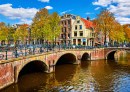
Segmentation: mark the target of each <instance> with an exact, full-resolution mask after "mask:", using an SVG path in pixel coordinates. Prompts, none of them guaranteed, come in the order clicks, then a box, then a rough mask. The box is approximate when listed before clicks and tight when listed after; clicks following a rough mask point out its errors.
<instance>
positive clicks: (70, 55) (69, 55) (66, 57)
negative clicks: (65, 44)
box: [55, 53, 77, 65]
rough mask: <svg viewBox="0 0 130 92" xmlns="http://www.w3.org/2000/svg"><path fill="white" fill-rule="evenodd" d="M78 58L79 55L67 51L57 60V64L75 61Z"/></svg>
mask: <svg viewBox="0 0 130 92" xmlns="http://www.w3.org/2000/svg"><path fill="white" fill-rule="evenodd" d="M76 60H77V57H76V55H75V54H73V53H65V54H62V55H60V56H59V57H58V58H57V59H56V62H55V65H59V64H66V63H75V62H76Z"/></svg>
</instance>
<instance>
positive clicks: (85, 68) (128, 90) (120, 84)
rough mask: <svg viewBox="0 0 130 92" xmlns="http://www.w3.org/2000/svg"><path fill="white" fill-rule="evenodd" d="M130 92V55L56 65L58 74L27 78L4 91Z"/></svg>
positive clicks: (33, 75)
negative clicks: (75, 63)
mask: <svg viewBox="0 0 130 92" xmlns="http://www.w3.org/2000/svg"><path fill="white" fill-rule="evenodd" d="M95 91H97V92H103V91H107V92H108V91H115V92H130V54H128V53H121V54H120V55H118V56H115V60H96V61H82V62H81V64H80V65H73V64H64V65H58V66H56V72H55V73H51V74H46V73H42V72H35V73H30V74H26V75H23V76H21V77H20V78H19V80H18V83H17V84H13V85H11V86H9V87H8V88H6V89H3V90H2V92H95Z"/></svg>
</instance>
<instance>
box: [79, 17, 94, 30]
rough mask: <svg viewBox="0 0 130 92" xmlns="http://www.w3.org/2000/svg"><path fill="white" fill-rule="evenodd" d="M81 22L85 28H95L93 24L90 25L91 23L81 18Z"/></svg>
mask: <svg viewBox="0 0 130 92" xmlns="http://www.w3.org/2000/svg"><path fill="white" fill-rule="evenodd" d="M81 20H82V21H83V22H84V24H85V26H86V28H91V27H94V26H95V24H94V23H92V22H91V21H88V20H86V19H83V18H81Z"/></svg>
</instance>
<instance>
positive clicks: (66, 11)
mask: <svg viewBox="0 0 130 92" xmlns="http://www.w3.org/2000/svg"><path fill="white" fill-rule="evenodd" d="M69 11H72V10H67V11H63V12H61V14H64V13H66V12H69Z"/></svg>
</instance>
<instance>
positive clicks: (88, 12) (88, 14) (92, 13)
mask: <svg viewBox="0 0 130 92" xmlns="http://www.w3.org/2000/svg"><path fill="white" fill-rule="evenodd" d="M86 14H87V15H89V14H94V13H90V12H87V13H86Z"/></svg>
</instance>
